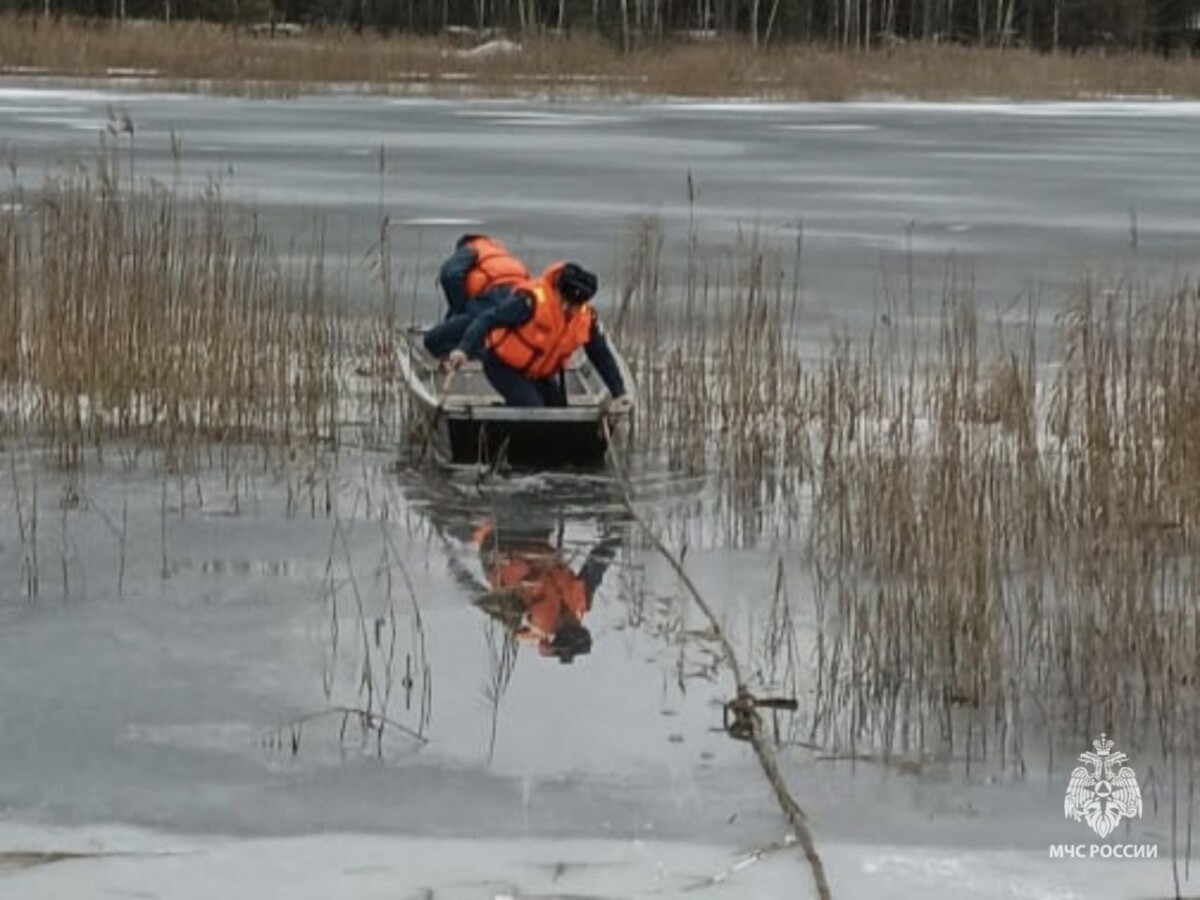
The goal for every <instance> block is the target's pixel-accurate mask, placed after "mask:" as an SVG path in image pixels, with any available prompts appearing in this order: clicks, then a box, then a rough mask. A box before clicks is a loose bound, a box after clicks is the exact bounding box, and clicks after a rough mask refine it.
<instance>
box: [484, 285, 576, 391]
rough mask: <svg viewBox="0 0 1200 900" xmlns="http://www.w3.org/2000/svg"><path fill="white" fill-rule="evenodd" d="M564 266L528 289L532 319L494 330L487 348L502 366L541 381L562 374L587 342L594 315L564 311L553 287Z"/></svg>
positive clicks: (490, 334) (560, 298)
mask: <svg viewBox="0 0 1200 900" xmlns="http://www.w3.org/2000/svg"><path fill="white" fill-rule="evenodd" d="M563 265H564V264H563V263H555V264H554V265H553V266H551V267H550V268H549V269H547V270H546V271H545V273H544V274H543V275H542V277H541V278H539V279H538V280H537V281H534V282H533V283H532V284H531V285H530V288H529V290H530V292H531V293H532V295H533V317H532V318H530V320H529V321H528V322H526V323H525V324H524V325H518V326H517V327H515V328H493V329H492V331H491V332H490V333H489V334H488V338H487V344H488V347H490V348H491V350H492V352H493V353H495V354H496V356H497V357H498V358H499V359H500V361H501V362H502V363H504V364H505V365H508V366H511V367H512V368H514V369H516V370H517V371H518V372H522V373H524V374H525V375H526V376H527V377H528V378H531V379H533V380H534V381H542V380H544V379H546V378H549V377H550V376H552V375H557V374H558V373H559V372H561V371H562V370H563V369H564V368H565V367H566V365H567V363H568V362H569V361H570V359H571V356H572V355H573V354H574V353H575V351H576V350H578V349H579V348H580V347H582V346H583V345H584V344H586V343H587V342H588V339H589V338H590V337H591V334H592V324H593V322H594V321H595V313H594V312H592V308H591V307H590V306H586V305H585V306H581V307H578V308H576V309H575V311H574V312H572V313H571V315H570V316H568V315H567V314H566V312H565V311H564V310H563V303H562V297H560V296H559V293H558V290H557V289H556V288H555V287H554V284H555V282H556V281H557V279H558V273H559V271H560V270H561V269H562V267H563Z"/></svg>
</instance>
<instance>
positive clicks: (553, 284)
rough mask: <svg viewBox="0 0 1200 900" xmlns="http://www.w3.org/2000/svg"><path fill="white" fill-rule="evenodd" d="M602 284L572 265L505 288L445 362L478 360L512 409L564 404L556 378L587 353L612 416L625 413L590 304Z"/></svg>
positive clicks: (620, 384) (617, 375)
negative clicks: (604, 388) (609, 396)
mask: <svg viewBox="0 0 1200 900" xmlns="http://www.w3.org/2000/svg"><path fill="white" fill-rule="evenodd" d="M597 286H598V281H597V279H596V276H595V275H593V274H592V273H591V272H589V271H587V270H586V269H584V268H582V267H580V266H579V265H576V264H575V263H572V262H558V263H554V264H553V265H551V266H550V267H549V268H548V269H546V271H545V272H543V273H542V275H541V277H540V278H537V279H532V280H529V281H524V282H518V283H516V284H513V285H511V286H506V287H505V290H506V291H507V292H508V295H507V296H506V297H505V298H504V299H502V300H499V301H498V302H496V303H494V304H493V305H491V306H489V307H488V308H486V309H483V310H482V311H480V312H479V314H478V315H476V316H475V317H474V318H473V319H472V320H471V322H470V324H469V325H468V326H467V328H466V330H465V331H464V332H463V335H462V337H461V339H460V340H459V341H458V346H456V347H455V348H454V349H453V350H451V351H450V353H449V356H448V357H447V359H446V364H447V365H448V366H449V367H450V369H452V370H453V369H458V368H460V367H461V366H462V365H463V364H464V363H466V361H467V359H468V357H473V358H479V359H481V360H482V361H483V371H484V374H485V375H487V379H488V381H490V382H491V384H492V387H494V388H495V389H496V390H497V391H498V392H499V393H500V395H501V396H502V397H504V399H505V401H506V402H507V403H508V405H509V406H524V407H539V406H565V405H566V402H567V401H566V396H565V394H564V392H563V387H562V384H561V382H560V380H559V379H558V378H557V377H556V376H558V375H559V373H561V372H562V371H563V369H564V368H565V367H566V365H567V363H568V362H569V361H570V359H571V356H572V355H573V354H574V353H575V351H576V350H578V349H579V348H580V347H582V348H583V349H584V351H585V352H586V353H587V356H588V359H589V360H591V363H592V365H593V366H595V367H596V371H597V372H598V373H599V375H600V377H601V378H602V379H603V380H604V384H605V385H606V386H607V387H608V390H609V393H610V394H612V397H613V401H612V404H611V405H610V410H612V411H613V412H625V411H627V410H628V409H629V408H630V407H631V406H632V403H631V401H630V399H629V398H628V397H627V396H626V394H625V383H624V381H623V379H622V378H621V370H620V368H619V367H618V366H617V361H616V359H615V358H614V357H613V354H612V351H611V350H610V349H609V347H608V340H607V339H606V338H605V336H604V331H603V329H602V328H601V327H600V321H599V319H598V318H597V317H596V312H595V310H593V309H592V307H591V305H590V303H589V301H590V300H591V299H592V297H594V296H595V294H596V288H597ZM428 345H429V344H428V337H427V339H426V346H428ZM431 352H433V351H432V349H431ZM435 355H440V354H435Z"/></svg>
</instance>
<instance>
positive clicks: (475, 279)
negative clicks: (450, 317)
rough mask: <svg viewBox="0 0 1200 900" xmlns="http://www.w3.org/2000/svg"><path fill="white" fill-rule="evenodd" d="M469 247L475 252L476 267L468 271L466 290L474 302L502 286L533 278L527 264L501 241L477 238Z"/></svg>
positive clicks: (468, 296)
mask: <svg viewBox="0 0 1200 900" xmlns="http://www.w3.org/2000/svg"><path fill="white" fill-rule="evenodd" d="M469 245H470V247H471V249H473V250H474V251H475V265H473V266H471V268H470V269H469V270H468V271H467V278H466V283H465V288H466V293H467V298H468V299H471V300H474V299H475V298H476V297H478V296H479V295H480V294H483V293H485V292H487V291H490V290H491V289H492V288H494V287H498V286H500V285H502V284H514V283H516V282H519V281H528V280H529V279H530V278H531V277H532V276H531V275H530V274H529V271H528V270H527V269H526V268H525V264H524V263H522V262H521V261H520V260H519V259H517V258H516V257H515V256H513V255H512V254H511V253H510V252H509V251H508V248H507V247H505V246H504V245H503V244H501V243H500V242H499V241H496V240H493V239H492V238H488V237H477V238H474V239H473V240H471V241H470V242H469Z"/></svg>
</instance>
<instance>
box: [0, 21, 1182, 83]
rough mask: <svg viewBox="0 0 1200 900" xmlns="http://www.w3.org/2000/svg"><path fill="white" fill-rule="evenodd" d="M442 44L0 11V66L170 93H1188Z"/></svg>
mask: <svg viewBox="0 0 1200 900" xmlns="http://www.w3.org/2000/svg"><path fill="white" fill-rule="evenodd" d="M461 49H462V48H461V47H459V46H456V45H455V44H453V43H452V42H450V41H448V40H443V39H438V38H421V37H414V36H394V37H382V36H379V35H372V34H365V35H363V34H355V33H354V32H352V31H349V30H344V29H327V30H322V29H312V30H310V31H308V32H307V33H305V34H303V35H302V36H300V37H295V38H277V39H266V38H257V37H253V36H250V35H249V34H247V33H245V32H242V31H239V30H238V29H236V28H229V27H224V26H218V25H211V24H204V23H179V24H172V25H164V24H160V23H155V22H149V21H138V22H136V23H133V22H131V23H128V24H125V25H122V24H120V23H116V22H112V21H109V20H96V21H88V20H78V19H69V18H64V19H58V20H52V21H46V20H44V19H42V18H40V17H21V16H13V15H11V14H5V15H0V68H3V67H8V68H14V67H15V68H34V69H37V70H40V71H45V72H49V73H52V74H61V75H72V76H87V77H105V76H106V75H108V74H110V73H112V72H114V71H120V72H128V71H129V70H131V69H133V70H146V71H148V72H149V73H151V74H152V75H153V77H157V78H159V79H164V80H167V81H170V82H171V83H172V85H173V86H175V87H179V88H181V89H194V90H195V89H199V90H207V89H212V90H218V91H222V92H230V93H249V94H260V93H266V94H270V95H290V94H294V93H296V92H298V91H300V90H311V89H314V88H317V87H319V86H320V85H323V84H329V83H352V84H356V85H362V86H364V87H365V88H366V89H368V90H377V91H397V92H403V91H408V90H412V89H414V87H416V88H419V89H421V90H426V91H433V92H435V93H436V92H441V93H446V94H454V95H458V94H461V93H463V92H469V93H485V94H498V95H503V94H521V93H527V92H537V93H539V94H544V93H550V94H552V95H569V94H574V93H578V92H587V93H592V94H597V93H598V94H601V95H640V94H651V95H663V94H672V95H678V96H694V97H711V96H721V95H731V94H732V95H741V96H755V97H767V98H777V99H798V100H799V99H804V100H846V99H853V98H863V97H893V96H905V97H920V98H927V99H950V98H967V97H981V96H982V97H998V96H1002V97H1013V98H1022V99H1032V98H1045V99H1064V98H1065V99H1078V98H1090V97H1094V96H1097V95H1111V94H1123V95H1128V94H1142V95H1170V96H1179V97H1191V96H1197V95H1200V71H1198V70H1197V67H1196V66H1195V65H1193V64H1192V63H1191V61H1190V60H1188V59H1184V58H1179V59H1165V58H1163V57H1160V56H1153V55H1149V54H1144V55H1139V54H1113V53H1104V52H1094V53H1077V54H1067V53H1062V54H1043V53H1033V52H1030V51H1025V50H1018V49H1012V50H997V49H988V48H967V47H956V46H946V45H923V44H922V45H918V44H913V45H898V46H892V47H887V48H883V49H877V50H874V51H870V52H854V51H849V52H843V51H835V50H830V49H826V48H823V47H818V46H778V47H771V48H767V49H762V50H755V49H753V48H751V47H750V46H749V44H747V43H745V42H741V41H737V40H730V41H721V42H714V43H704V44H693V43H686V42H680V43H668V44H665V45H662V46H656V47H648V48H644V49H639V50H635V51H633V52H631V53H627V54H622V53H621V52H619V51H618V50H617V49H616V48H615V47H614V46H613V45H611V44H609V43H606V42H604V41H602V40H600V39H598V38H595V37H591V36H587V35H578V36H572V37H570V38H544V39H537V40H532V41H526V42H525V44H524V47H523V50H522V52H520V53H517V54H504V53H499V54H493V55H487V54H485V55H480V56H475V57H469V56H463V55H462V54H461V52H460V51H461Z"/></svg>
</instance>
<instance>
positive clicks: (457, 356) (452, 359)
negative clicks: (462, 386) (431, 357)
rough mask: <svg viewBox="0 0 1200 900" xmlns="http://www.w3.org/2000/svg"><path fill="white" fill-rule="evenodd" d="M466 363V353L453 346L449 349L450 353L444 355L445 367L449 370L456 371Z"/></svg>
mask: <svg viewBox="0 0 1200 900" xmlns="http://www.w3.org/2000/svg"><path fill="white" fill-rule="evenodd" d="M466 364H467V354H466V353H464V352H463V351H462V350H459V349H458V348H457V347H455V348H454V349H453V350H451V351H450V355H449V356H447V357H446V368H447V369H449V370H450V371H451V372H457V371H458V370H459V369H461V368H462V367H463V366H465V365H466Z"/></svg>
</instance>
